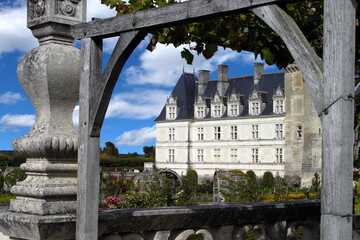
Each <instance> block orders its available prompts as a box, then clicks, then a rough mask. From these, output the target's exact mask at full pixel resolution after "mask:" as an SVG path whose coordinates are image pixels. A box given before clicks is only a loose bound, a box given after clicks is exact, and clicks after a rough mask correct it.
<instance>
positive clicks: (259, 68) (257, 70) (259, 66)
mask: <svg viewBox="0 0 360 240" xmlns="http://www.w3.org/2000/svg"><path fill="white" fill-rule="evenodd" d="M263 73H264V64H263V63H258V62H256V63H254V85H257V84H258V83H259V80H260V78H261V76H262V75H263Z"/></svg>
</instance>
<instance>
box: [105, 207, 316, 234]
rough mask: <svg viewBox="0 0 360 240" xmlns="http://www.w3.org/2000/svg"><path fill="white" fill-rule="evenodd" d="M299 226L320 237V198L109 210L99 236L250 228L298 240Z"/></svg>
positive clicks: (229, 231)
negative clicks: (312, 199)
mask: <svg viewBox="0 0 360 240" xmlns="http://www.w3.org/2000/svg"><path fill="white" fill-rule="evenodd" d="M300 226H302V228H301V229H302V233H303V239H310V240H311V239H319V238H320V201H297V202H272V203H247V204H224V205H211V206H191V207H170V208H156V209H128V210H106V211H101V212H100V214H99V235H101V238H100V239H101V240H107V239H123V240H124V239H132V240H140V239H146V240H153V239H154V240H167V239H176V240H186V239H188V237H189V236H191V235H198V236H199V237H200V238H199V239H204V240H211V239H214V240H215V239H219V240H223V239H229V240H230V239H246V233H247V232H248V231H249V230H254V232H255V239H296V232H297V229H298V227H300ZM139 231H141V234H139ZM114 232H116V233H117V234H116V235H114V234H113V233H114ZM134 232H137V234H136V233H134Z"/></svg>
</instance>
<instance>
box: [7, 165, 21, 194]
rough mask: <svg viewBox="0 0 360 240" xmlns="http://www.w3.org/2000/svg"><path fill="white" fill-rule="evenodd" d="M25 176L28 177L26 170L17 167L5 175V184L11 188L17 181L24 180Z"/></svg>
mask: <svg viewBox="0 0 360 240" xmlns="http://www.w3.org/2000/svg"><path fill="white" fill-rule="evenodd" d="M25 178H26V174H25V172H24V171H23V170H21V169H20V168H15V169H14V170H12V171H11V172H10V173H8V174H7V175H6V176H5V185H6V186H7V189H8V190H9V189H10V188H11V187H12V186H14V185H15V184H16V182H20V181H23V180H24V179H25Z"/></svg>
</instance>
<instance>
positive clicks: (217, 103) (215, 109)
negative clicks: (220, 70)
mask: <svg viewBox="0 0 360 240" xmlns="http://www.w3.org/2000/svg"><path fill="white" fill-rule="evenodd" d="M225 110H226V107H225V105H224V102H223V97H222V96H220V94H219V92H218V91H217V92H216V93H215V95H214V97H213V98H212V100H211V117H213V118H219V117H222V116H223V115H224V113H225Z"/></svg>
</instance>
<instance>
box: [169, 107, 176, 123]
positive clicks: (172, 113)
mask: <svg viewBox="0 0 360 240" xmlns="http://www.w3.org/2000/svg"><path fill="white" fill-rule="evenodd" d="M169 119H171V120H174V119H175V107H169Z"/></svg>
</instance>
